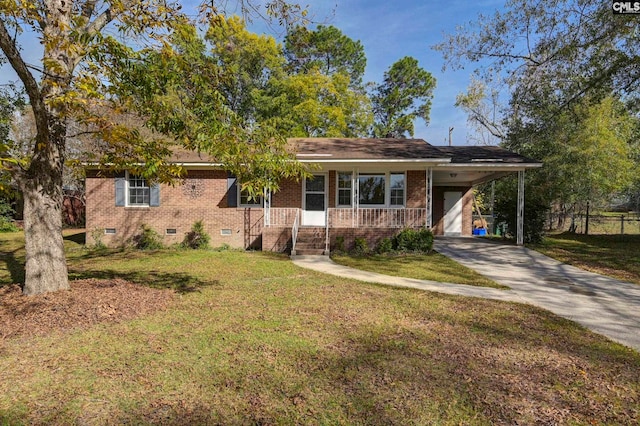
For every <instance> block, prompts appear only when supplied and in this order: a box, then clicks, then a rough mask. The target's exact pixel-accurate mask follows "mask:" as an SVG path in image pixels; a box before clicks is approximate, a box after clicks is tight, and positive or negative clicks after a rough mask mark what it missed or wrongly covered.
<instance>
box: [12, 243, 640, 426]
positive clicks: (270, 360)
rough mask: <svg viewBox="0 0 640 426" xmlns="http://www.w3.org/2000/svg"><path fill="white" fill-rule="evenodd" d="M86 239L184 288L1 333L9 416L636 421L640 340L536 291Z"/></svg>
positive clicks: (91, 264) (109, 256)
mask: <svg viewBox="0 0 640 426" xmlns="http://www.w3.org/2000/svg"><path fill="white" fill-rule="evenodd" d="M79 242H81V238H79V237H78V236H77V235H70V236H68V237H67V240H66V244H67V249H68V253H69V269H70V272H71V275H72V276H73V277H77V278H80V277H83V278H86V277H94V278H105V277H119V278H126V279H129V280H132V281H135V282H137V283H140V285H148V286H156V287H175V288H176V289H178V290H183V289H185V288H188V289H190V290H191V291H186V292H181V293H180V296H179V297H176V298H175V301H174V302H173V304H172V305H171V306H170V307H169V308H168V309H166V310H164V311H159V312H156V313H154V314H149V315H145V316H142V317H139V318H138V319H135V320H128V321H123V322H120V323H102V324H99V325H96V326H93V327H91V328H89V329H84V330H72V331H67V332H55V333H51V334H49V335H45V336H40V337H26V336H18V337H13V338H7V339H4V340H0V424H12V425H13V424H100V425H102V424H123V423H128V424H261V425H276V424H282V425H288V424H345V425H347V424H372V425H378V424H380V425H382V424H385V425H386V424H420V425H426V424H442V425H460V424H464V425H488V424H516V423H517V424H535V423H539V424H585V425H587V424H589V425H590V424H637V423H638V421H640V418H639V417H638V416H639V413H638V401H639V400H640V354H638V353H637V352H635V351H633V350H630V349H627V348H625V347H623V346H621V345H618V344H615V343H612V342H610V341H608V340H607V339H605V338H603V337H601V336H599V335H596V334H594V333H591V332H589V331H587V330H585V329H583V328H582V327H580V326H578V325H576V324H574V323H572V322H570V321H567V320H564V319H561V318H559V317H557V316H555V315H553V314H551V313H549V312H546V311H543V310H540V309H537V308H534V307H532V306H526V305H519V304H513V303H502V302H496V301H488V300H480V299H471V298H463V297H456V296H446V295H441V294H435V293H428V292H422V291H416V290H409V289H398V288H389V287H384V286H379V285H369V284H364V283H360V282H355V281H350V280H346V279H341V278H337V277H332V276H327V275H323V274H319V273H316V272H313V271H309V270H304V269H300V268H298V267H296V266H295V265H293V264H292V263H291V262H290V261H289V260H288V258H287V257H285V256H278V255H273V254H266V253H244V252H230V251H222V252H215V251H206V252H186V251H172V250H166V251H158V252H150V253H141V252H120V251H115V252H103V253H94V252H91V251H87V250H85V249H84V248H83V247H81V245H80V244H79ZM20 247H21V236H20V235H19V234H9V235H0V252H1V253H2V257H0V260H3V261H4V262H2V265H0V266H1V268H0V285H2V284H8V283H11V282H12V281H13V279H12V277H18V276H19V273H17V272H16V271H17V270H18V269H19V268H18V266H19V265H20V264H21V262H22V261H23V252H22V250H21V249H20ZM446 281H452V279H447V280H446ZM167 291H172V290H167ZM0 302H1V300H0ZM0 306H1V303H0ZM0 326H1V324H0Z"/></svg>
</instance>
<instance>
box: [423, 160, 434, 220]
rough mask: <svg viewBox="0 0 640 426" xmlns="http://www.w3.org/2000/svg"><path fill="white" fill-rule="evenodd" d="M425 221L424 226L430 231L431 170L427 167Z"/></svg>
mask: <svg viewBox="0 0 640 426" xmlns="http://www.w3.org/2000/svg"><path fill="white" fill-rule="evenodd" d="M426 175H427V182H426V183H427V185H426V186H427V194H426V195H427V220H426V222H425V226H426V228H427V229H431V227H432V226H433V169H432V168H431V167H429V168H428V169H427V173H426Z"/></svg>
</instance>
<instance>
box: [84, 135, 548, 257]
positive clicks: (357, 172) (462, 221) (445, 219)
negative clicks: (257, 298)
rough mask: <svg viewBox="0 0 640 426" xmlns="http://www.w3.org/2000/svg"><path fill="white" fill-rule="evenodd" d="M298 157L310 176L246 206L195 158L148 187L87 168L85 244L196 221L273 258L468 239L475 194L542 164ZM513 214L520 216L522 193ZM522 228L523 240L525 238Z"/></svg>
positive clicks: (346, 153) (418, 144) (502, 154)
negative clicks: (417, 236) (362, 244)
mask: <svg viewBox="0 0 640 426" xmlns="http://www.w3.org/2000/svg"><path fill="white" fill-rule="evenodd" d="M288 144H289V146H290V147H291V148H292V149H295V152H296V154H297V159H298V160H299V161H301V162H305V163H314V164H316V165H317V169H315V170H314V172H313V175H314V178H313V179H307V180H304V181H295V180H291V181H285V182H281V183H280V190H279V191H278V192H276V193H273V194H270V193H265V196H264V197H262V198H261V199H260V200H252V199H250V198H249V197H248V196H247V194H245V193H243V192H242V191H239V188H240V186H239V185H238V184H237V182H236V179H235V177H234V176H232V175H230V174H229V173H228V172H227V171H226V170H224V169H223V168H222V167H221V165H220V164H216V163H215V162H214V161H211V160H210V159H208V158H205V157H203V156H201V155H199V154H198V153H195V152H193V153H191V152H189V153H180V154H175V156H174V157H175V158H173V160H172V161H174V162H176V163H179V164H182V165H183V167H184V168H185V169H186V170H187V174H186V177H185V178H184V180H183V181H181V182H180V183H179V184H178V185H175V186H168V185H156V186H149V185H148V183H147V182H146V181H145V180H144V179H142V178H140V177H139V176H135V175H133V174H130V173H128V172H124V173H121V174H118V175H113V174H111V175H110V174H106V173H104V172H100V171H99V170H98V169H95V168H91V167H89V168H88V169H87V177H86V209H87V210H86V223H87V225H86V227H87V240H88V241H87V242H88V244H91V243H92V242H94V238H95V237H96V236H99V238H101V240H102V242H103V243H104V244H107V245H110V246H114V245H120V244H124V243H126V241H128V240H129V239H131V237H133V236H134V235H135V234H137V233H138V232H139V230H140V225H141V224H143V223H144V224H147V225H149V226H150V227H152V228H154V229H155V230H156V231H157V232H158V233H160V234H161V235H163V236H164V239H165V243H166V244H173V243H179V242H181V241H182V239H183V238H184V234H185V233H187V232H189V230H190V229H191V226H192V224H193V223H194V222H196V221H198V220H202V221H203V222H204V224H205V227H206V230H207V232H208V233H209V234H210V236H211V240H212V241H211V243H212V245H213V246H220V245H222V244H228V245H229V246H231V247H241V248H247V249H250V248H255V249H262V250H271V251H291V250H292V249H293V250H294V252H295V251H297V252H300V251H302V250H303V249H304V250H306V251H309V250H311V251H316V252H323V251H324V252H328V251H329V250H330V249H332V248H333V247H335V244H336V240H337V239H341V240H344V244H345V247H346V248H349V247H350V246H352V245H353V242H354V239H355V238H356V237H364V238H366V239H367V240H368V242H369V245H370V247H374V246H375V244H376V243H377V242H378V241H379V240H380V239H381V238H383V237H389V236H392V235H394V234H396V233H397V232H399V230H400V229H402V228H405V227H415V228H418V227H427V228H431V229H432V230H433V232H434V234H436V235H471V234H472V220H471V218H472V192H471V190H472V187H473V186H474V185H477V184H479V183H483V182H487V181H490V180H493V179H496V178H499V177H502V176H505V175H507V174H511V173H518V175H519V177H520V183H521V187H523V178H524V171H525V170H527V169H531V168H537V167H540V166H541V164H540V163H539V162H537V161H534V160H531V159H528V158H526V157H523V156H520V155H518V154H514V153H512V152H509V151H507V150H505V149H502V148H499V147H494V146H482V147H480V146H464V147H463V146H447V147H439V146H432V145H430V144H428V143H427V142H425V141H424V140H422V139H348V138H304V139H290V140H289V141H288ZM519 198H521V202H520V203H519V208H518V213H519V217H520V218H522V215H523V212H524V193H523V190H521V194H520V196H519ZM521 233H522V232H521V230H520V234H521Z"/></svg>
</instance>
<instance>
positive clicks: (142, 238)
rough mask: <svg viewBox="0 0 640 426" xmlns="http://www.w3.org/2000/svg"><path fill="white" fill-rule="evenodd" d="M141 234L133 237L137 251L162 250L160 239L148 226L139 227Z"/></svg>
mask: <svg viewBox="0 0 640 426" xmlns="http://www.w3.org/2000/svg"><path fill="white" fill-rule="evenodd" d="M140 229H142V233H140V234H138V235H136V236H135V237H133V244H134V245H135V247H136V248H137V249H138V250H159V249H161V248H164V245H163V244H162V237H160V235H159V234H158V233H157V232H156V231H154V230H153V229H152V228H150V227H149V226H147V225H145V224H142V225H141V226H140Z"/></svg>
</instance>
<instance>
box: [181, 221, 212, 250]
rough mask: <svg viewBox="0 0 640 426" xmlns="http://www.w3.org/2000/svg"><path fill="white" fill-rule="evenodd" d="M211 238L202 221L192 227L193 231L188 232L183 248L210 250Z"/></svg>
mask: <svg viewBox="0 0 640 426" xmlns="http://www.w3.org/2000/svg"><path fill="white" fill-rule="evenodd" d="M209 241H211V237H210V236H209V234H207V233H206V232H205V230H204V224H203V223H202V221H201V220H199V221H197V222H196V223H194V224H193V226H191V231H190V232H187V234H186V235H185V236H184V240H183V241H182V246H183V247H185V248H191V249H206V248H209Z"/></svg>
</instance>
